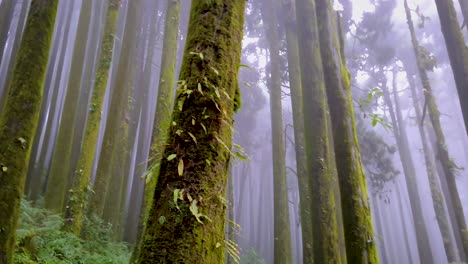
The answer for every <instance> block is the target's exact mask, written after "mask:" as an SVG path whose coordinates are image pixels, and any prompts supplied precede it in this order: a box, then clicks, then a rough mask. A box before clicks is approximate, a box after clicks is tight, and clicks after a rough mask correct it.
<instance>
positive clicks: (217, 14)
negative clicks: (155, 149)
mask: <svg viewBox="0 0 468 264" xmlns="http://www.w3.org/2000/svg"><path fill="white" fill-rule="evenodd" d="M244 8H245V1H244V0H225V1H206V0H194V1H192V9H191V14H190V23H189V30H188V35H187V44H186V48H185V54H184V60H183V63H182V70H181V74H180V80H181V81H180V85H179V89H178V93H177V97H176V98H177V99H176V103H175V107H174V111H173V114H172V120H173V123H172V124H171V127H170V132H169V137H168V140H167V145H166V148H165V151H164V155H163V158H162V159H161V167H160V174H159V179H158V183H157V185H156V191H155V193H154V199H153V204H152V206H151V210H150V214H149V217H148V221H147V225H146V231H145V235H144V240H143V243H142V248H141V253H140V257H139V262H140V263H155V262H160V263H163V262H164V263H177V262H178V263H207V264H211V263H213V264H215V263H216V264H217V263H224V261H225V254H224V252H225V250H224V248H225V238H224V225H225V210H226V205H225V204H224V200H225V198H224V197H225V188H226V179H227V171H228V164H229V159H230V155H231V151H230V148H231V137H232V124H233V119H232V118H233V113H234V111H235V109H236V108H237V106H238V102H237V101H236V99H235V98H234V97H235V96H236V94H238V93H239V91H238V89H239V87H238V83H237V71H238V67H239V65H240V52H241V43H242V36H243V33H242V28H243V22H244V19H243V17H244ZM218 95H219V96H218ZM177 190H179V191H177ZM182 190H183V191H182ZM176 191H177V192H178V194H179V195H175V196H176V200H175V201H174V193H175V192H176ZM181 192H182V193H181ZM176 194H177V193H176ZM177 197H178V198H177ZM190 208H191V209H190ZM202 215H203V216H202ZM197 219H198V220H199V221H198V220H197Z"/></svg>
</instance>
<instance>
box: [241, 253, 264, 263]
mask: <svg viewBox="0 0 468 264" xmlns="http://www.w3.org/2000/svg"><path fill="white" fill-rule="evenodd" d="M240 263H241V264H266V262H265V260H263V259H262V258H261V257H260V256H258V255H257V252H255V250H253V249H250V250H249V251H247V252H246V253H245V254H243V255H242V256H241V258H240Z"/></svg>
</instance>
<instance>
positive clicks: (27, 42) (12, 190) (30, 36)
mask: <svg viewBox="0 0 468 264" xmlns="http://www.w3.org/2000/svg"><path fill="white" fill-rule="evenodd" d="M57 3H58V1H57V0H33V1H32V3H31V7H30V11H29V17H28V21H27V22H26V28H25V32H24V36H23V40H22V42H21V46H20V49H19V53H18V59H17V62H16V65H15V68H14V72H13V79H12V83H11V86H10V87H9V89H8V95H7V100H6V102H5V108H4V110H3V111H2V115H1V117H0V162H1V164H0V167H1V168H0V171H1V172H0V186H2V188H1V190H0V201H1V202H0V227H1V230H2V232H0V263H1V264H9V263H13V259H12V258H13V252H14V244H15V232H16V225H17V222H18V216H19V207H20V201H21V196H22V194H23V191H24V182H25V180H26V173H27V166H28V161H29V160H28V159H29V155H30V153H31V147H32V140H33V138H34V133H35V132H36V128H37V121H38V118H39V110H40V105H41V101H42V90H43V83H44V79H45V74H46V69H47V61H48V58H49V50H50V46H51V39H52V33H53V29H54V22H55V16H56V13H57ZM33 47H34V48H33Z"/></svg>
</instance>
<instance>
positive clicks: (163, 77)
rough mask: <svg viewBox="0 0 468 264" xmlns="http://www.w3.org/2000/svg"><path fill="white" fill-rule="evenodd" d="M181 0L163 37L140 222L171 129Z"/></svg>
mask: <svg viewBox="0 0 468 264" xmlns="http://www.w3.org/2000/svg"><path fill="white" fill-rule="evenodd" d="M179 18H180V0H168V1H167V10H166V21H165V25H164V40H163V51H162V59H161V72H160V76H159V86H158V97H157V102H156V112H155V115H154V123H153V134H152V137H151V149H150V154H149V159H150V168H149V169H150V170H151V178H149V179H147V180H146V182H145V190H144V197H143V204H142V211H141V216H140V219H139V221H140V222H141V223H144V222H146V221H147V218H148V215H149V211H150V209H151V206H152V204H153V195H154V190H155V188H156V185H157V182H158V178H159V173H160V172H159V169H160V164H161V159H162V155H163V152H164V147H165V144H166V142H167V136H168V133H169V128H170V126H171V113H172V101H173V97H174V96H173V94H174V83H175V70H176V69H175V65H176V58H177V40H178V33H179ZM140 232H141V233H139V234H138V235H137V239H138V242H137V246H136V247H135V250H134V252H133V257H132V258H137V257H138V255H139V250H140V246H141V245H140V243H141V236H142V234H143V233H144V228H140Z"/></svg>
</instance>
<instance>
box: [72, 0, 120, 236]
mask: <svg viewBox="0 0 468 264" xmlns="http://www.w3.org/2000/svg"><path fill="white" fill-rule="evenodd" d="M118 12H119V1H118V0H109V3H108V9H107V15H106V24H105V27H104V33H103V34H104V35H103V39H102V41H101V51H100V58H99V63H98V68H97V72H96V83H95V85H94V89H93V95H92V97H91V103H90V106H89V113H88V121H87V124H86V131H85V136H84V140H83V145H82V147H81V153H80V157H79V159H78V164H77V168H76V171H75V172H74V177H73V182H72V186H71V191H70V192H71V193H70V194H71V197H70V198H69V199H68V203H67V207H66V211H65V218H66V219H67V221H65V227H64V229H65V230H68V231H70V232H72V233H74V234H77V235H78V234H80V231H81V226H82V224H83V215H84V209H85V207H84V205H85V203H86V197H87V194H88V190H89V184H90V179H91V174H92V167H93V160H94V156H95V153H96V144H97V141H98V135H99V127H100V122H101V110H102V105H103V102H104V95H105V93H106V88H107V83H108V77H109V69H110V66H111V59H112V52H113V46H114V34H115V32H116V28H117V17H118Z"/></svg>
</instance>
